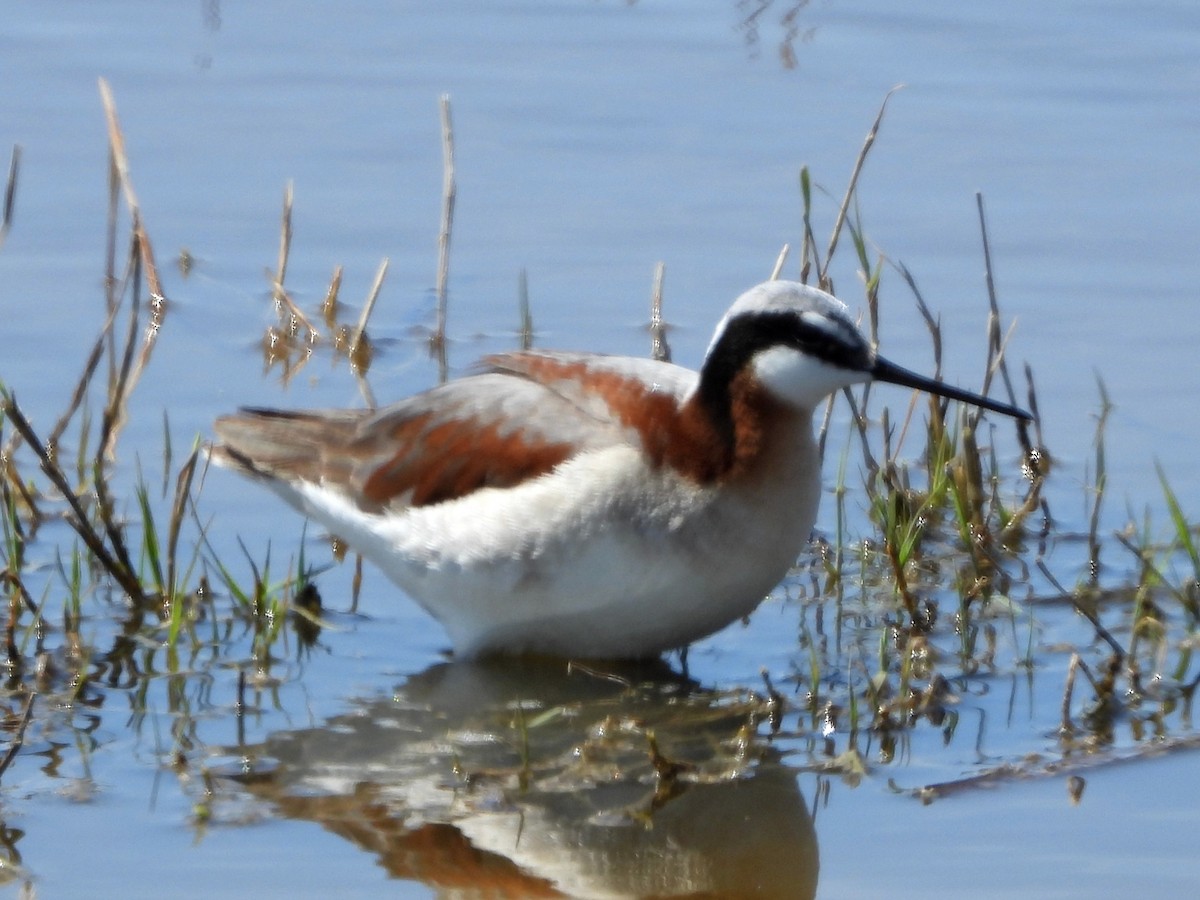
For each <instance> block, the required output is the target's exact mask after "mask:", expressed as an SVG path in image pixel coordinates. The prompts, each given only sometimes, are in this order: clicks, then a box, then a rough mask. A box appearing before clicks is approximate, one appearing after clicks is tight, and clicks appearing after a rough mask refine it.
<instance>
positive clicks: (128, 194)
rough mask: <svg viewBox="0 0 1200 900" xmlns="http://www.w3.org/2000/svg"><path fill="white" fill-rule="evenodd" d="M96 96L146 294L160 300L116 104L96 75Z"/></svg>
mask: <svg viewBox="0 0 1200 900" xmlns="http://www.w3.org/2000/svg"><path fill="white" fill-rule="evenodd" d="M100 99H101V102H102V103H103V104H104V113H105V116H106V117H107V119H108V143H109V147H110V149H111V150H112V154H113V162H114V164H115V165H116V169H117V174H118V176H119V178H120V184H121V191H122V193H124V195H125V205H126V206H127V207H128V209H129V216H130V218H131V219H132V220H133V231H134V233H135V234H136V235H137V237H138V242H139V245H140V248H141V253H142V265H143V266H144V267H145V271H146V283H147V284H148V285H149V286H150V297H151V300H153V301H155V302H157V301H161V300H164V299H165V298H166V295H165V294H164V293H163V288H162V282H161V281H160V280H159V277H158V266H156V265H155V264H154V250H153V249H152V248H151V245H150V236H149V235H148V234H146V229H145V227H144V226H143V225H142V212H141V207H140V206H139V205H138V200H137V194H135V193H134V190H133V182H132V181H131V180H130V178H129V160H128V157H126V155H125V137H124V135H123V134H122V133H121V123H120V121H119V120H118V119H117V106H116V103H115V102H114V101H113V95H112V90H111V89H110V88H109V86H108V82H107V81H106V80H105V79H103V78H101V79H100Z"/></svg>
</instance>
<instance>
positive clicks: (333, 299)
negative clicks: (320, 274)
mask: <svg viewBox="0 0 1200 900" xmlns="http://www.w3.org/2000/svg"><path fill="white" fill-rule="evenodd" d="M341 290H342V267H341V266H338V267H337V268H335V269H334V270H333V277H332V278H330V279H329V289H328V290H327V291H325V299H324V300H322V301H321V317H322V318H323V319H324V320H325V327H326V328H328V329H329V330H330V331H332V330H333V329H335V328H336V327H337V308H338V294H339V293H340V292H341Z"/></svg>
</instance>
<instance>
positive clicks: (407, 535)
mask: <svg viewBox="0 0 1200 900" xmlns="http://www.w3.org/2000/svg"><path fill="white" fill-rule="evenodd" d="M484 363H485V366H486V371H485V372H483V373H482V374H478V375H472V376H469V377H466V378H462V379H459V380H457V381H451V382H449V383H447V384H443V385H441V386H439V387H435V388H433V389H432V390H429V391H426V392H425V393H423V394H418V395H417V396H415V397H410V398H409V399H407V400H402V401H400V402H399V403H396V404H394V405H392V406H388V407H386V408H383V409H378V410H336V411H314V412H283V411H278V410H269V409H247V410H243V411H242V412H241V413H239V414H238V415H233V416H227V417H224V418H221V419H219V420H218V421H217V423H216V431H217V435H218V436H219V438H220V442H221V443H219V444H218V445H217V446H216V447H214V448H213V451H212V452H213V458H214V459H215V460H216V461H217V462H218V463H221V464H223V465H226V466H229V467H231V468H234V469H236V470H238V471H240V472H242V473H244V474H247V475H251V476H253V477H255V478H256V479H258V480H259V481H261V482H262V483H263V484H265V485H266V486H267V487H269V488H271V489H272V490H273V491H274V492H275V493H276V494H278V495H279V496H280V497H282V498H283V499H284V500H286V501H287V502H288V503H289V504H291V505H292V506H293V507H295V508H296V509H298V510H300V511H301V512H303V513H304V514H306V515H308V516H310V517H311V518H313V519H315V520H316V521H317V522H319V523H321V524H322V525H323V526H325V527H326V528H327V529H328V530H329V531H330V532H331V533H332V534H336V535H338V536H339V537H341V538H343V539H344V540H345V541H346V542H347V543H348V544H349V545H350V546H351V547H352V548H354V549H355V550H357V551H358V552H359V553H361V554H362V555H363V556H365V557H366V558H367V559H369V560H371V561H372V562H374V563H375V564H376V565H377V566H379V568H381V569H382V570H383V571H384V573H385V574H387V576H388V577H389V578H390V579H391V580H392V581H394V582H395V583H396V584H398V585H399V586H400V587H401V588H403V589H404V591H405V592H406V593H407V594H409V595H410V596H412V597H413V598H414V599H416V600H417V602H418V603H420V604H421V605H422V606H423V607H424V608H425V609H426V610H428V611H429V612H430V613H431V614H432V615H433V616H434V617H435V618H436V619H438V621H440V622H441V623H442V625H443V626H444V627H445V629H446V631H447V632H448V633H449V635H450V638H451V640H452V641H453V644H454V648H455V650H456V652H457V653H459V654H460V655H466V656H471V655H477V654H482V653H488V652H523V651H529V652H539V653H552V654H561V655H568V656H583V657H589V656H590V657H644V656H651V655H654V654H657V653H660V652H662V651H665V650H669V649H673V648H676V647H682V646H685V645H687V644H688V643H690V642H692V641H695V640H697V639H698V638H701V637H704V636H705V635H708V634H711V633H712V632H714V631H716V630H718V629H720V628H722V627H724V626H725V625H727V624H729V623H730V622H732V621H734V620H736V619H738V618H741V617H742V616H745V615H747V614H748V613H750V612H751V611H752V610H753V609H754V608H755V607H756V606H758V604H759V602H760V601H761V600H762V599H763V598H764V597H765V596H766V594H767V593H768V592H769V591H770V590H771V589H772V588H773V587H774V586H775V585H776V584H777V583H778V582H779V581H780V580H781V579H782V578H783V576H784V575H785V574H786V573H787V571H788V569H789V568H790V567H791V566H792V565H793V563H794V562H795V561H796V558H797V556H798V555H799V553H800V552H801V550H802V549H803V548H804V546H805V543H806V542H807V541H808V538H809V532H810V531H811V529H812V527H813V523H814V521H815V519H816V514H817V501H818V498H819V496H820V491H821V481H820V477H821V473H820V461H819V458H818V455H817V448H816V444H815V442H814V439H813V433H812V416H813V411H814V409H815V408H816V406H817V405H818V404H819V403H820V402H821V401H822V400H823V399H824V398H825V397H827V396H828V395H829V394H830V393H832V392H833V391H835V390H837V389H838V388H841V387H845V386H848V385H852V384H857V383H861V382H866V381H871V380H876V381H885V382H890V383H892V384H899V385H905V386H908V387H912V388H917V389H920V390H924V391H928V392H931V393H934V394H938V395H940V396H943V397H948V398H951V399H955V400H961V401H964V402H967V403H972V404H974V405H976V406H980V407H983V408H985V409H989V410H993V411H995V412H999V413H1003V414H1005V415H1009V416H1016V417H1019V418H1029V414H1028V413H1026V412H1024V411H1022V410H1020V409H1017V408H1016V407H1014V406H1010V405H1008V404H1005V403H999V402H997V401H994V400H990V399H988V398H985V397H982V396H978V395H976V394H972V393H970V392H968V391H963V390H959V389H957V388H953V387H950V386H947V385H944V384H941V383H938V382H935V381H933V380H931V379H928V378H925V377H923V376H921V375H918V374H916V373H914V372H910V371H908V370H907V369H903V368H901V367H899V366H896V365H894V364H892V363H890V362H888V361H887V360H885V359H883V358H881V357H879V356H878V355H876V353H875V351H874V350H873V349H872V347H871V346H870V344H869V343H868V341H867V339H866V338H865V337H864V336H863V335H862V333H861V332H860V331H859V329H858V328H857V327H856V326H855V324H854V322H853V320H852V319H851V317H850V314H849V312H848V310H847V309H846V307H845V306H844V305H843V304H842V303H841V301H839V300H837V299H835V298H834V297H832V296H830V295H829V294H826V293H824V292H823V291H819V290H817V289H815V288H812V287H808V286H807V285H803V284H797V283H794V282H787V281H771V282H767V283H765V284H760V285H759V286H757V287H755V288H752V289H751V290H749V291H747V292H746V293H745V294H743V295H742V296H741V297H739V298H738V299H737V301H736V302H735V303H734V304H733V306H732V307H731V308H730V309H729V312H728V313H726V315H725V317H724V319H722V320H721V323H720V324H719V325H718V326H717V330H716V334H715V335H714V336H713V339H712V343H711V344H710V345H709V348H708V352H707V354H706V355H705V358H704V364H703V365H702V366H701V367H700V371H699V373H696V372H692V371H690V370H688V369H684V368H681V367H679V366H675V365H671V364H668V363H662V362H655V361H652V360H648V359H633V358H624V357H612V356H602V355H595V354H586V353H557V352H543V351H532V352H522V353H505V354H500V355H497V356H492V357H489V358H488V359H486V360H485V361H484Z"/></svg>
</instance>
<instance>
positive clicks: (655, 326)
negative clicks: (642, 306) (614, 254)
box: [650, 262, 671, 362]
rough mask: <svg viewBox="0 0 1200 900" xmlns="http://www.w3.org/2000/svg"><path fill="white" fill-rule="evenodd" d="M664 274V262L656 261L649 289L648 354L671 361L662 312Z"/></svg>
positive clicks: (660, 359) (661, 359)
mask: <svg viewBox="0 0 1200 900" xmlns="http://www.w3.org/2000/svg"><path fill="white" fill-rule="evenodd" d="M666 274H667V266H666V263H663V262H659V263H657V264H656V265H655V266H654V282H653V286H652V287H651V289H650V356H651V358H652V359H656V360H658V361H659V362H670V361H671V345H670V344H668V343H667V325H666V322H664V321H663V314H662V304H663V279H664V278H665V277H666Z"/></svg>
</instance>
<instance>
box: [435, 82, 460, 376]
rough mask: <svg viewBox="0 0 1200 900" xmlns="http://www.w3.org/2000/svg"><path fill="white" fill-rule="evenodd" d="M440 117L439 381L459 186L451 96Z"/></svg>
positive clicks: (443, 103)
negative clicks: (451, 243)
mask: <svg viewBox="0 0 1200 900" xmlns="http://www.w3.org/2000/svg"><path fill="white" fill-rule="evenodd" d="M439 105H440V109H441V118H442V222H441V227H440V228H439V229H438V269H437V322H436V325H435V327H434V334H433V348H434V350H435V352H436V353H437V357H438V366H439V369H440V371H439V375H440V380H441V381H445V380H446V375H447V372H446V303H447V299H446V292H447V287H448V283H449V280H450V236H451V233H452V231H453V229H454V200H455V197H456V195H457V193H458V187H457V184H456V182H455V176H454V124H453V122H452V120H451V118H450V95H449V94H442V96H441V99H440V101H439Z"/></svg>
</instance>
